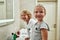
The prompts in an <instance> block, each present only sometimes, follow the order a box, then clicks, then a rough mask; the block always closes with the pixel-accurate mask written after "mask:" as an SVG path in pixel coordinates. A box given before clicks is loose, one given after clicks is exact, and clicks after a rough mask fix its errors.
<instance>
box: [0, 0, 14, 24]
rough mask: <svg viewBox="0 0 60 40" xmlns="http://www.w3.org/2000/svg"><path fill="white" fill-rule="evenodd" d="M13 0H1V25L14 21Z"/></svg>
mask: <svg viewBox="0 0 60 40" xmlns="http://www.w3.org/2000/svg"><path fill="white" fill-rule="evenodd" d="M13 16H14V14H13V0H0V24H1V23H2V24H3V25H4V24H7V22H12V21H14V18H13Z"/></svg>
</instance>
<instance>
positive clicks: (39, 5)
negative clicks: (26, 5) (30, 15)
mask: <svg viewBox="0 0 60 40" xmlns="http://www.w3.org/2000/svg"><path fill="white" fill-rule="evenodd" d="M36 7H41V8H43V9H44V12H45V14H46V9H45V7H44V6H43V5H41V4H38V5H36V6H35V8H36Z"/></svg>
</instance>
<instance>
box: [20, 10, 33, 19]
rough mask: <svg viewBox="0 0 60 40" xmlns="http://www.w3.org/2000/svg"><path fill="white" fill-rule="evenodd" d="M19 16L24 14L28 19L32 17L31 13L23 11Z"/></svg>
mask: <svg viewBox="0 0 60 40" xmlns="http://www.w3.org/2000/svg"><path fill="white" fill-rule="evenodd" d="M21 14H26V15H27V16H28V18H29V19H30V18H31V17H32V15H31V12H29V11H28V10H23V11H22V12H21Z"/></svg>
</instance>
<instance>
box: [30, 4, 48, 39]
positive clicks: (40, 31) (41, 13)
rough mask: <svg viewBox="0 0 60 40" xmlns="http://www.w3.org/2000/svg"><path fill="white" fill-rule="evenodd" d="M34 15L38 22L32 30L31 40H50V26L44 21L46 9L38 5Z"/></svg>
mask: <svg viewBox="0 0 60 40" xmlns="http://www.w3.org/2000/svg"><path fill="white" fill-rule="evenodd" d="M34 15H35V18H36V19H37V22H36V23H35V24H34V26H33V28H32V30H33V31H32V36H31V40H48V30H49V28H48V25H47V23H45V22H44V21H43V18H44V17H45V15H46V9H45V8H44V7H43V6H42V5H37V6H36V7H35V9H34Z"/></svg>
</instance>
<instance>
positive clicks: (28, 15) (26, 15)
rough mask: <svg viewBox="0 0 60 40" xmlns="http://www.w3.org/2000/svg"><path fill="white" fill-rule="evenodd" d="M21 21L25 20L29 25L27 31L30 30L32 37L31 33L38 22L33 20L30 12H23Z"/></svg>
mask: <svg viewBox="0 0 60 40" xmlns="http://www.w3.org/2000/svg"><path fill="white" fill-rule="evenodd" d="M21 19H23V20H24V21H25V22H26V23H27V27H26V28H27V29H28V35H29V37H30V32H31V31H32V30H31V29H32V25H33V24H34V23H35V22H36V21H35V20H34V19H32V15H31V13H30V12H29V11H28V10H23V11H22V12H21ZM27 39H29V38H27ZM27 39H26V40H27Z"/></svg>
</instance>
